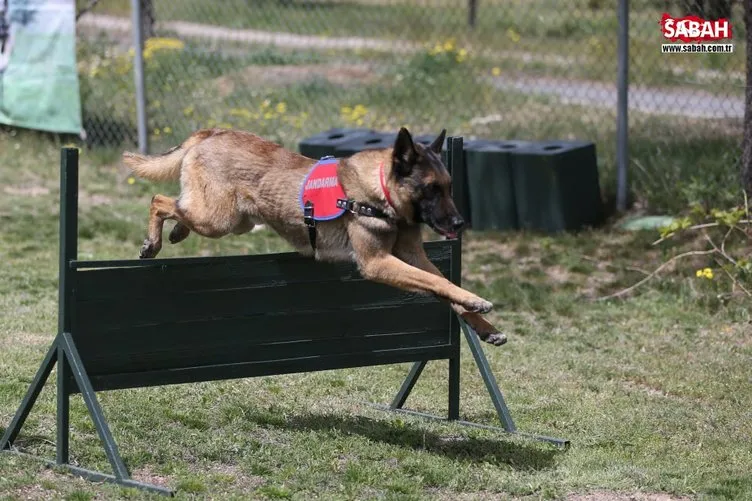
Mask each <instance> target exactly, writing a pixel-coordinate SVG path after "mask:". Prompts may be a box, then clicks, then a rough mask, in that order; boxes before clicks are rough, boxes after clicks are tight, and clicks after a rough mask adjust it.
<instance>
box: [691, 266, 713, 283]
mask: <svg viewBox="0 0 752 501" xmlns="http://www.w3.org/2000/svg"><path fill="white" fill-rule="evenodd" d="M695 276H696V277H697V278H707V279H708V280H713V276H714V275H713V270H712V269H710V268H703V269H701V270H697V271H696V272H695Z"/></svg>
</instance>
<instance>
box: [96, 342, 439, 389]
mask: <svg viewBox="0 0 752 501" xmlns="http://www.w3.org/2000/svg"><path fill="white" fill-rule="evenodd" d="M450 352H451V350H450V348H449V347H448V346H430V347H425V348H407V349H400V350H390V351H380V352H371V353H359V354H345V355H341V354H340V355H324V356H311V357H305V358H299V359H288V360H274V361H264V362H246V363H239V364H232V365H215V366H201V367H187V368H184V369H180V370H157V371H150V372H134V373H121V374H110V375H106V376H95V377H92V378H91V381H92V385H93V386H94V389H95V390H96V391H104V390H117V389H125V388H142V387H147V386H161V385H168V384H181V383H191V382H200V381H216V380H222V379H238V378H245V377H255V376H268V375H274V374H290V373H294V372H312V371H322V370H330V369H345V368H350V367H366V366H373V365H384V364H396V363H404V362H416V361H420V360H441V359H445V358H448V357H449V355H450Z"/></svg>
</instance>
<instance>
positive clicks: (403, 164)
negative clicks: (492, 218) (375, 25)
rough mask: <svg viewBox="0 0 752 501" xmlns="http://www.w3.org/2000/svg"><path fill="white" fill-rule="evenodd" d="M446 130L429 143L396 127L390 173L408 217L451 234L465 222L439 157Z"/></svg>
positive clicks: (449, 179) (448, 234) (449, 235)
mask: <svg viewBox="0 0 752 501" xmlns="http://www.w3.org/2000/svg"><path fill="white" fill-rule="evenodd" d="M445 136H446V130H443V131H441V134H439V136H438V137H437V138H436V139H435V140H434V142H433V143H431V144H430V145H429V146H423V145H422V144H420V143H415V142H413V138H412V136H411V135H410V132H408V130H407V129H405V128H404V127H403V128H402V129H400V131H399V134H398V135H397V139H396V140H395V142H394V149H393V152H392V176H394V179H395V182H396V184H397V186H398V189H397V192H398V193H399V197H400V201H401V202H402V203H403V204H404V205H405V206H407V207H409V208H410V209H411V212H412V214H409V215H408V217H409V219H411V220H412V221H413V222H415V223H426V224H427V225H428V226H430V227H431V229H433V230H434V231H435V232H437V233H439V234H441V235H445V236H448V237H454V236H456V235H457V233H459V232H460V231H461V230H462V227H463V226H464V225H465V221H464V219H462V216H461V215H460V213H459V211H458V210H457V207H456V206H455V205H454V200H452V195H451V189H452V178H451V176H450V175H449V171H448V170H447V168H446V167H445V166H444V164H443V162H442V161H441V148H442V146H443V144H444V138H445Z"/></svg>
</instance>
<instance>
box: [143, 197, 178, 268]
mask: <svg viewBox="0 0 752 501" xmlns="http://www.w3.org/2000/svg"><path fill="white" fill-rule="evenodd" d="M177 212H178V208H177V205H176V204H175V199H174V198H170V197H166V196H164V195H154V197H153V198H152V199H151V207H150V208H149V235H148V237H147V238H146V240H144V245H143V246H142V247H141V253H140V254H139V257H140V258H141V259H148V258H153V257H156V256H157V254H159V251H160V250H161V249H162V229H163V227H164V222H165V219H176V218H177ZM178 224H180V223H179V222H178ZM185 236H188V235H187V234H186V235H185Z"/></svg>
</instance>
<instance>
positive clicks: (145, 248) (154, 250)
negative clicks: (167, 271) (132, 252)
mask: <svg viewBox="0 0 752 501" xmlns="http://www.w3.org/2000/svg"><path fill="white" fill-rule="evenodd" d="M158 253H159V248H158V247H157V246H156V245H155V244H154V242H152V241H151V240H149V239H148V238H147V239H146V240H144V245H142V246H141V252H139V254H138V257H139V258H141V259H151V258H153V257H155V256H156V255H157V254H158Z"/></svg>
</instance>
